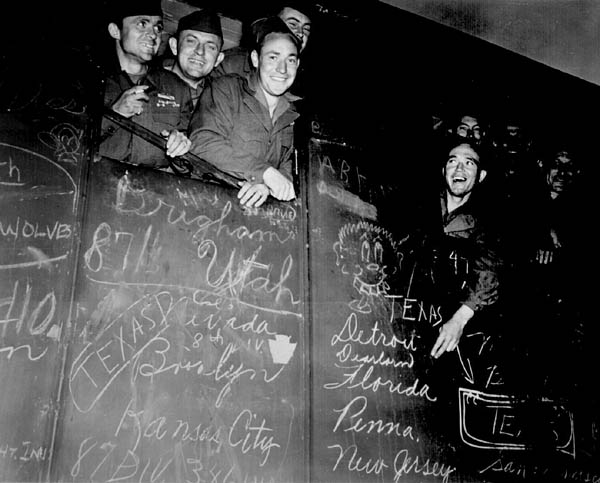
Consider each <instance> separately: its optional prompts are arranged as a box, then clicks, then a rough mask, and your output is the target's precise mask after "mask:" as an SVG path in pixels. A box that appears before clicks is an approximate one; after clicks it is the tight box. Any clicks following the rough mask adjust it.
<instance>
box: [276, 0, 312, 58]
mask: <svg viewBox="0 0 600 483" xmlns="http://www.w3.org/2000/svg"><path fill="white" fill-rule="evenodd" d="M279 17H281V20H283V21H284V22H285V23H286V25H287V26H288V27H289V28H290V30H291V31H292V32H294V35H295V36H296V37H298V38H299V39H300V41H301V42H302V47H301V48H300V52H302V51H303V50H304V49H305V48H306V44H307V43H308V37H309V36H310V28H311V25H310V19H309V18H308V17H307V16H306V15H304V14H303V13H302V12H300V11H298V10H295V9H293V8H291V7H284V8H283V10H282V11H281V12H280V13H279Z"/></svg>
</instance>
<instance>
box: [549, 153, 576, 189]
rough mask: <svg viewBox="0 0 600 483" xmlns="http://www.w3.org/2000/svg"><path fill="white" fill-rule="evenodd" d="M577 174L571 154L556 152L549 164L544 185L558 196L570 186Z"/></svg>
mask: <svg viewBox="0 0 600 483" xmlns="http://www.w3.org/2000/svg"><path fill="white" fill-rule="evenodd" d="M578 172H579V171H578V169H577V166H576V165H575V161H574V160H573V157H572V155H571V153H569V152H568V151H566V150H561V151H558V152H557V153H556V155H555V157H554V159H553V160H551V162H550V166H549V168H548V172H547V174H546V183H547V184H548V187H549V188H550V190H551V191H552V192H554V193H555V194H556V195H559V194H561V193H563V192H564V191H565V190H567V189H568V188H569V186H571V184H572V183H573V180H574V179H575V177H576V175H577V174H578Z"/></svg>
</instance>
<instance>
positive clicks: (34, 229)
mask: <svg viewBox="0 0 600 483" xmlns="http://www.w3.org/2000/svg"><path fill="white" fill-rule="evenodd" d="M72 235H73V227H72V225H71V224H70V223H61V222H59V221H56V222H54V223H53V224H47V223H40V222H37V221H29V220H27V219H24V218H21V217H20V216H18V217H17V219H16V220H13V221H6V220H1V219H0V237H2V238H9V239H12V240H15V241H16V240H18V239H23V238H25V239H28V238H30V239H47V240H61V239H63V240H64V239H69V238H71V236H72Z"/></svg>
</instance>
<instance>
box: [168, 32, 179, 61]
mask: <svg viewBox="0 0 600 483" xmlns="http://www.w3.org/2000/svg"><path fill="white" fill-rule="evenodd" d="M169 48H170V49H171V52H173V55H174V56H175V57H177V39H176V38H175V37H170V38H169Z"/></svg>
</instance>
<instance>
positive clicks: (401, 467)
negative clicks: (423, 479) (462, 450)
mask: <svg viewBox="0 0 600 483" xmlns="http://www.w3.org/2000/svg"><path fill="white" fill-rule="evenodd" d="M455 471H456V467H455V466H451V465H447V464H443V463H439V462H437V461H435V460H432V459H431V458H420V457H419V456H411V455H410V453H409V451H408V450H407V449H403V450H400V451H399V452H398V453H397V454H396V457H395V458H394V483H398V482H399V481H400V479H401V478H402V477H403V476H404V475H409V474H416V475H422V476H434V477H441V478H442V481H443V482H444V483H447V482H448V479H449V478H450V475H451V474H452V473H454V472H455Z"/></svg>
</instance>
